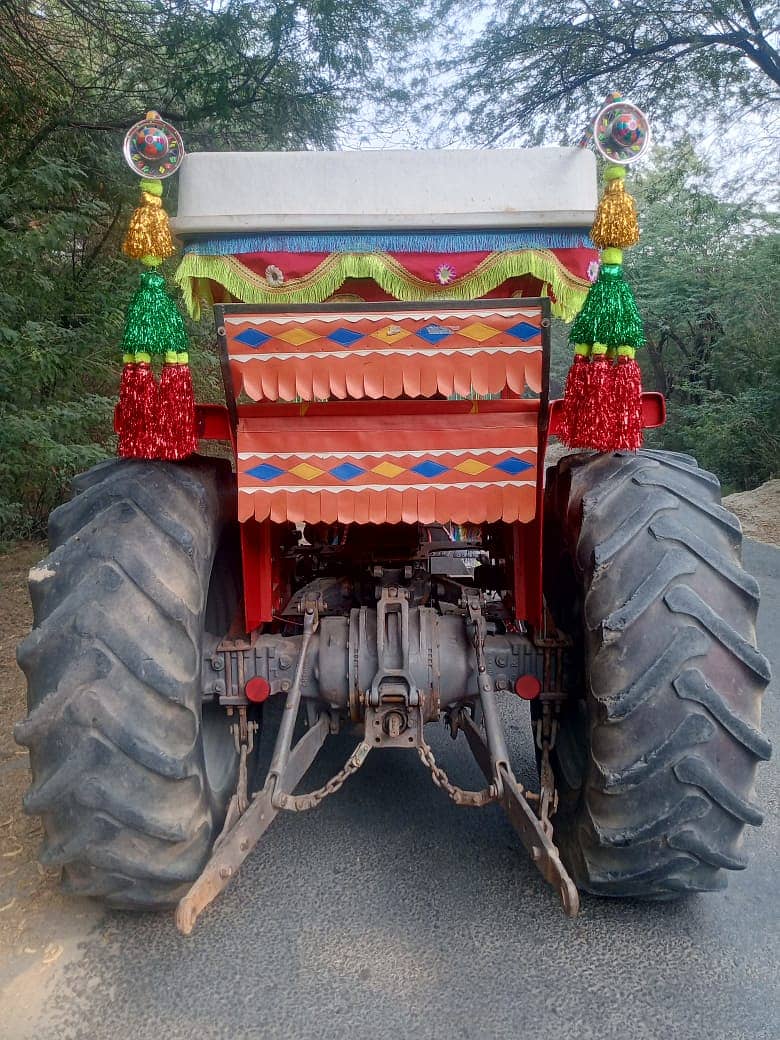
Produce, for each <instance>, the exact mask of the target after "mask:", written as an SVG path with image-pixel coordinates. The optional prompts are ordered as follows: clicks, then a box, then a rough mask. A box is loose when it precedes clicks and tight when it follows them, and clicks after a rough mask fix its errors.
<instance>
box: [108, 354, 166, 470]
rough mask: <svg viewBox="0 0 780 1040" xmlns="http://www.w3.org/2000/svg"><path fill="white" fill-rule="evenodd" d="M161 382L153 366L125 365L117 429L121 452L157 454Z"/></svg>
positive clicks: (124, 455)
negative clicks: (159, 387)
mask: <svg viewBox="0 0 780 1040" xmlns="http://www.w3.org/2000/svg"><path fill="white" fill-rule="evenodd" d="M156 412H157V384H156V382H155V380H154V373H153V372H152V366H151V365H150V364H149V363H148V362H146V361H142V362H131V363H129V364H126V365H125V366H124V368H123V369H122V380H121V382H120V384H119V404H118V406H117V409H116V414H115V416H114V429H115V430H116V432H117V433H118V434H119V447H118V453H119V455H121V456H122V458H125V459H153V458H154V457H155V440H156V435H155V428H156V424H157V423H156Z"/></svg>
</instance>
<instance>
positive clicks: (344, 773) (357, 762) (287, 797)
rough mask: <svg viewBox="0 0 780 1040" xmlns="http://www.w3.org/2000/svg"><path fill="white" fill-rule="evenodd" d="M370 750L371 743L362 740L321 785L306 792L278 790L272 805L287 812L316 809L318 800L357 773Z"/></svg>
mask: <svg viewBox="0 0 780 1040" xmlns="http://www.w3.org/2000/svg"><path fill="white" fill-rule="evenodd" d="M370 750H371V745H370V744H367V743H366V742H365V741H362V742H361V743H360V744H358V746H357V747H356V748H355V750H354V751H353V752H352V754H351V755H350V757H349V758H348V760H347V764H346V765H345V766H344V768H343V769H341V770H339V772H338V773H336V775H335V776H333V777H331V779H330V780H328V782H327V783H326V784H323V786H322V787H318V788H317V790H316V791H309V793H308V794H284V793H283V792H280V793H279V794H277V795H275V796H274V800H273V804H274V806H275V807H276V808H277V809H286V810H287V812H305V811H306V810H307V809H316V808H317V806H318V805H319V804H320V802H322V801H324V800H325V799H326V798H327V797H328V795H331V794H335V793H336V791H340V790H341V788H342V787H343V786H344V784H345V783H346V781H347V780H349V778H350V777H351V776H354V774H355V773H357V771H358V769H360V767H361V766H362V765H363V763H364V762H365V760H366V759H367V758H368V753H369V751H370Z"/></svg>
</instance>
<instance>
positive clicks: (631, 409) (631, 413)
mask: <svg viewBox="0 0 780 1040" xmlns="http://www.w3.org/2000/svg"><path fill="white" fill-rule="evenodd" d="M611 426H612V430H611V439H612V445H611V449H610V450H612V451H616V450H619V449H623V450H628V451H637V450H638V449H639V448H641V447H642V372H641V370H640V368H639V365H638V364H637V363H636V361H635V360H634V358H632V357H624V356H621V357H618V360H617V364H616V365H615V373H614V380H613V386H612V423H611Z"/></svg>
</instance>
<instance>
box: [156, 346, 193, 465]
mask: <svg viewBox="0 0 780 1040" xmlns="http://www.w3.org/2000/svg"><path fill="white" fill-rule="evenodd" d="M157 434H158V443H157V451H158V455H157V458H160V459H184V458H186V457H187V456H188V455H192V453H193V452H194V451H197V448H198V436H197V430H196V426H195V395H194V393H193V389H192V376H191V374H190V369H189V365H188V364H187V355H186V354H180V355H179V356H178V358H176V360H173V359H168V358H166V363H165V365H163V370H162V375H161V376H160V392H159V401H158V412H157Z"/></svg>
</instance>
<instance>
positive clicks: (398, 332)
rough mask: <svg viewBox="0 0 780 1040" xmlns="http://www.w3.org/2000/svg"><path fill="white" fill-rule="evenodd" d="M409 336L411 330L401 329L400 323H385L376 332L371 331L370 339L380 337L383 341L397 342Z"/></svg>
mask: <svg viewBox="0 0 780 1040" xmlns="http://www.w3.org/2000/svg"><path fill="white" fill-rule="evenodd" d="M407 336H411V332H407V330H406V329H402V328H401V326H400V325H385V327H384V328H383V329H379V331H378V332H372V333H371V337H372V339H381V340H382V342H383V343H399V342H400V341H401V340H402V339H406V337H407Z"/></svg>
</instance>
